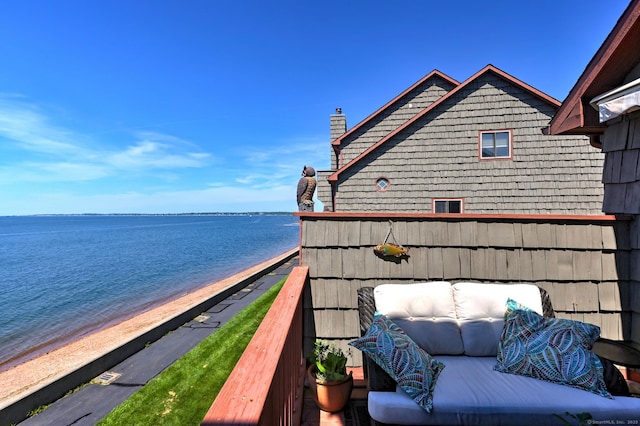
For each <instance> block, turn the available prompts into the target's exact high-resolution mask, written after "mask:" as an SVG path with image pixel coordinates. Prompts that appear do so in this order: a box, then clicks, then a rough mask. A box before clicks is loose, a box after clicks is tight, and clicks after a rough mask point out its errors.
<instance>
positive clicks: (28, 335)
mask: <svg viewBox="0 0 640 426" xmlns="http://www.w3.org/2000/svg"><path fill="white" fill-rule="evenodd" d="M299 234H300V230H299V221H298V219H297V218H296V217H294V216H293V215H282V216H276V215H273V216H271V215H253V216H248V215H247V216H213V215H207V216H205V215H202V216H199V215H193V216H183V215H180V216H120V215H118V216H90V215H88V216H20V217H0V370H4V369H7V368H10V367H11V366H13V365H16V364H17V363H19V362H22V361H24V360H26V359H28V358H30V357H33V356H35V355H38V354H40V353H43V352H46V351H49V350H51V349H53V348H54V347H56V346H57V345H60V344H62V343H66V342H68V341H71V340H74V339H77V338H79V337H81V336H82V335H85V334H87V333H89V332H92V331H95V330H98V329H100V328H102V327H105V326H107V325H111V324H113V323H115V322H117V321H118V320H121V319H123V318H126V317H129V316H131V315H132V314H134V313H136V312H140V311H141V310H143V309H148V308H150V307H152V306H155V305H158V304H160V303H162V302H165V301H167V300H170V299H172V298H176V297H178V296H180V295H182V294H185V293H188V292H189V291H193V290H195V289H197V288H200V287H203V286H205V285H207V284H210V283H212V282H215V281H218V280H220V279H223V278H226V277H228V276H230V275H233V274H235V273H237V272H240V271H243V270H245V269H247V268H249V267H252V266H255V265H257V264H259V263H261V262H264V261H265V260H268V259H271V258H273V257H276V256H278V255H280V254H283V253H284V252H286V251H288V250H290V249H293V248H295V247H296V246H297V245H298V242H299Z"/></svg>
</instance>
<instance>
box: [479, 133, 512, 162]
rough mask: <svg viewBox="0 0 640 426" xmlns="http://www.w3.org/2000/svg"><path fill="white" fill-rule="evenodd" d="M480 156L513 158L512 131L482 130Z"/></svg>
mask: <svg viewBox="0 0 640 426" xmlns="http://www.w3.org/2000/svg"><path fill="white" fill-rule="evenodd" d="M480 158H482V159H491V158H511V132H510V131H508V130H503V131H499V132H480Z"/></svg>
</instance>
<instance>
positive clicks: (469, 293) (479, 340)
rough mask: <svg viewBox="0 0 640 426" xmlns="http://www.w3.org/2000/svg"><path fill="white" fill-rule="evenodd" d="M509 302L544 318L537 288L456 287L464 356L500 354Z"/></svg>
mask: <svg viewBox="0 0 640 426" xmlns="http://www.w3.org/2000/svg"><path fill="white" fill-rule="evenodd" d="M509 298H511V299H513V300H515V301H516V302H518V303H520V304H522V305H524V306H526V307H528V308H529V309H531V310H534V311H536V312H537V313H539V314H540V315H542V299H541V298H540V290H539V289H538V287H537V286H535V285H532V284H485V283H464V282H461V283H456V284H454V285H453V299H454V301H455V307H456V313H457V316H458V321H459V323H460V333H461V335H462V341H463V344H464V353H465V355H469V356H495V355H497V354H498V342H499V341H500V335H501V334H502V329H503V327H504V312H505V307H506V304H507V299H509Z"/></svg>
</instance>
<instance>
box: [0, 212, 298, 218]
mask: <svg viewBox="0 0 640 426" xmlns="http://www.w3.org/2000/svg"><path fill="white" fill-rule="evenodd" d="M56 216H62V217H77V216H89V217H92V216H129V217H130V216H293V212H203V213H38V214H23V215H7V216H0V217H56Z"/></svg>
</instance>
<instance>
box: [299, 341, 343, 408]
mask: <svg viewBox="0 0 640 426" xmlns="http://www.w3.org/2000/svg"><path fill="white" fill-rule="evenodd" d="M309 361H310V363H311V365H310V366H309V368H308V369H307V376H308V379H309V388H310V389H311V393H312V395H313V399H314V400H315V401H316V404H318V407H320V409H321V410H323V411H328V412H330V413H335V412H337V411H341V410H342V409H343V408H344V407H345V405H347V402H349V398H350V397H351V389H352V388H353V375H352V373H351V372H349V374H347V354H345V353H344V352H343V351H342V349H340V348H339V347H337V346H335V345H334V344H332V343H328V342H326V341H323V340H319V339H316V341H315V343H314V347H313V352H312V354H311V355H310V356H309Z"/></svg>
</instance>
